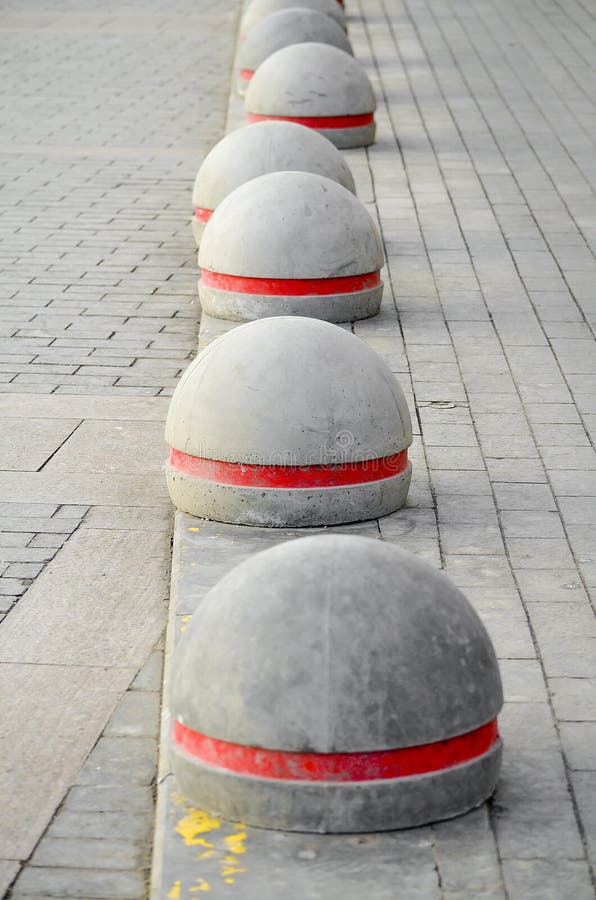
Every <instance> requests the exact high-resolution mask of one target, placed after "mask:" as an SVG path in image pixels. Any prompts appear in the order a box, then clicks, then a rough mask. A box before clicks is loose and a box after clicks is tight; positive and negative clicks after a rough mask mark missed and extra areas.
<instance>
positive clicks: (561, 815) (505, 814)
mask: <svg viewBox="0 0 596 900" xmlns="http://www.w3.org/2000/svg"><path fill="white" fill-rule="evenodd" d="M495 819H496V827H497V839H498V842H499V850H500V853H501V856H502V858H503V859H536V858H539V859H540V858H542V859H563V860H568V859H582V858H583V857H584V849H583V846H582V842H581V838H580V835H579V832H578V830H577V825H576V822H575V817H574V812H573V806H572V804H571V798H567V800H566V801H564V800H563V799H562V798H556V799H554V798H550V797H545V798H543V799H541V800H537V801H529V800H525V801H524V802H523V803H517V804H511V805H501V804H500V803H499V804H497V807H496V816H495Z"/></svg>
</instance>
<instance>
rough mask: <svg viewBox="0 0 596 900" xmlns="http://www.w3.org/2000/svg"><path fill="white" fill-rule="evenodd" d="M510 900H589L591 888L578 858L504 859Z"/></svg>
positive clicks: (581, 862) (592, 890) (591, 892)
mask: <svg viewBox="0 0 596 900" xmlns="http://www.w3.org/2000/svg"><path fill="white" fill-rule="evenodd" d="M503 871H504V875H505V883H506V886H507V891H508V895H509V897H510V898H511V900H590V898H592V897H593V896H594V888H593V886H592V882H591V880H590V876H589V873H588V870H587V867H586V865H585V863H584V862H583V861H580V860H563V859H556V860H549V859H511V860H505V861H504V862H503Z"/></svg>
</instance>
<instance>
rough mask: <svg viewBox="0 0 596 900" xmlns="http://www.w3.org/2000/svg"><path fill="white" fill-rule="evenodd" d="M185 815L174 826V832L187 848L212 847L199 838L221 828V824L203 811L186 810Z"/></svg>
mask: <svg viewBox="0 0 596 900" xmlns="http://www.w3.org/2000/svg"><path fill="white" fill-rule="evenodd" d="M186 813H187V814H186V815H185V816H184V817H183V818H182V819H180V821H179V822H178V824H177V825H176V831H177V832H178V834H179V835H180V836H181V837H182V840H183V841H184V843H185V844H186V846H187V847H205V846H209V847H212V846H213V844H210V845H209V842H206V841H205V839H204V838H201V837H199V835H201V834H206V833H207V832H209V831H216V830H217V829H218V828H221V822H220V821H219V819H216V818H215V817H214V816H211V815H210V814H209V813H208V812H205V810H203V809H190V808H187V810H186Z"/></svg>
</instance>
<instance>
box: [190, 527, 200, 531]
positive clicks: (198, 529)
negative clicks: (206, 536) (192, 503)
mask: <svg viewBox="0 0 596 900" xmlns="http://www.w3.org/2000/svg"><path fill="white" fill-rule="evenodd" d="M188 530H189V531H200V530H201V529H200V528H189V529H188Z"/></svg>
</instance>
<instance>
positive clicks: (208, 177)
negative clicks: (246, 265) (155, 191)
mask: <svg viewBox="0 0 596 900" xmlns="http://www.w3.org/2000/svg"><path fill="white" fill-rule="evenodd" d="M282 171H297V172H312V173H314V174H318V175H323V176H325V178H330V179H331V180H332V181H337V183H338V184H341V185H342V186H343V187H345V188H347V190H349V191H351V192H352V193H355V192H356V188H355V185H354V179H353V177H352V173H351V172H350V169H349V167H348V164H347V163H346V161H345V160H344V158H343V156H342V155H341V153H340V152H339V151H338V149H337V148H336V147H335V146H334V145H333V144H332V143H331V141H328V140H327V139H326V138H324V137H323V136H322V135H320V134H318V132H316V131H313V129H312V128H305V127H304V126H303V125H296V124H294V123H293V122H261V123H259V124H257V125H245V126H244V127H243V128H238V129H237V130H236V131H232V132H231V133H230V134H228V135H226V137H224V138H223V139H222V140H221V141H219V142H218V143H217V144H216V145H215V146H214V147H213V148H212V150H210V151H209V153H208V154H207V156H206V157H205V159H204V160H203V163H202V164H201V167H200V169H199V171H198V173H197V177H196V179H195V183H194V188H193V194H192V201H193V209H194V210H195V217H194V219H193V232H194V236H195V241H196V243H197V246H199V244H200V242H201V237H202V234H203V231H204V228H205V223H206V222H207V221H208V220H209V219H210V218H211V215H212V214H213V210H214V209H216V208H217V206H219V204H220V203H221V201H222V200H223V199H224V198H225V197H227V196H228V194H230V193H231V192H232V191H233V190H235V189H236V188H237V187H240V186H241V185H242V184H245V183H246V182H247V181H250V180H251V179H253V178H258V177H259V175H266V174H269V173H271V172H282ZM197 210H200V211H201V212H200V217H199V216H198V215H197V214H196V211H197Z"/></svg>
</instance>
